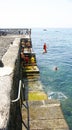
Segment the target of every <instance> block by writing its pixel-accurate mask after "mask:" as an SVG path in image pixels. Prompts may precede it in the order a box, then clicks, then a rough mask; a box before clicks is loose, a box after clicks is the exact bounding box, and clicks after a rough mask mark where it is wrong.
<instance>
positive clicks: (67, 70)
mask: <svg viewBox="0 0 72 130" xmlns="http://www.w3.org/2000/svg"><path fill="white" fill-rule="evenodd" d="M31 37H32V45H33V50H34V52H35V53H36V59H37V65H38V67H39V69H40V77H41V82H42V84H43V88H44V91H45V92H46V93H47V95H48V98H52V99H58V100H60V101H61V104H62V109H63V112H64V115H65V118H66V120H67V122H68V124H69V127H70V130H72V29H50V28H49V29H48V28H47V30H46V31H45V30H43V29H32V35H31ZM44 42H46V44H47V53H45V54H43V44H44ZM55 66H57V67H58V70H57V71H55V70H54V67H55Z"/></svg>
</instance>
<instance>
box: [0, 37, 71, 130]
mask: <svg viewBox="0 0 72 130" xmlns="http://www.w3.org/2000/svg"><path fill="white" fill-rule="evenodd" d="M10 37H11V36H10ZM12 37H14V41H13V44H10V46H9V48H8V50H7V52H6V53H5V55H4V56H3V58H2V61H3V63H4V67H3V68H0V129H1V130H4V129H5V130H7V129H8V130H69V128H68V125H67V123H66V121H65V119H64V116H63V113H62V111H61V106H60V102H59V101H56V100H49V99H48V98H47V96H46V94H45V93H44V92H43V90H42V88H38V89H37V87H36V88H34V87H33V88H32V87H31V85H30V84H29V85H30V88H29V92H30V93H29V95H28V96H29V97H30V100H27V101H24V102H23V103H24V105H22V107H21V108H20V104H19V103H20V101H19V102H17V103H12V100H13V99H15V98H17V94H18V87H19V80H20V68H19V67H20V66H19V64H20V59H19V47H20V46H19V45H20V39H21V37H24V36H23V35H21V36H20V35H12ZM30 83H31V82H30ZM38 87H39V86H38ZM34 92H35V94H36V92H37V97H38V98H39V99H40V100H38V98H36V100H33V99H34V97H33V98H32V97H31V93H33V94H34ZM39 92H40V95H39ZM42 94H43V97H42V98H40V96H41V95H42ZM26 102H27V103H26ZM26 105H28V106H26ZM12 107H13V109H12ZM26 108H27V109H28V110H27V109H26ZM17 110H19V112H20V110H21V114H22V119H20V118H21V116H19V115H18V113H17ZM21 121H22V122H21ZM19 122H20V124H22V127H21V126H20V125H19ZM28 123H29V124H28ZM27 125H29V126H28V128H27V127H26V126H27ZM17 126H18V127H17Z"/></svg>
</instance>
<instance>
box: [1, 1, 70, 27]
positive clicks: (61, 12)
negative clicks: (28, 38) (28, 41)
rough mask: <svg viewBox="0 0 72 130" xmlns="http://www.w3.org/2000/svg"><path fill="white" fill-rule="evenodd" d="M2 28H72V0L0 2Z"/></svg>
mask: <svg viewBox="0 0 72 130" xmlns="http://www.w3.org/2000/svg"><path fill="white" fill-rule="evenodd" d="M1 27H2V28H3V27H4V28H7V27H23V28H25V27H30V28H32V27H43V28H46V27H72V0H0V28H1Z"/></svg>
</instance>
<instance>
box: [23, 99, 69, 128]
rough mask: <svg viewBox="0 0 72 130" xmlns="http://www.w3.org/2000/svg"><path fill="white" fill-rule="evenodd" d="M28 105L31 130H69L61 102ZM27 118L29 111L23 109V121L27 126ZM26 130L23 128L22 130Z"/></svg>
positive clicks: (47, 101)
mask: <svg viewBox="0 0 72 130" xmlns="http://www.w3.org/2000/svg"><path fill="white" fill-rule="evenodd" d="M28 105H29V127H30V130H69V129H68V126H67V123H66V121H65V119H64V116H63V114H62V111H61V108H60V102H59V101H56V100H52V101H51V100H46V101H44V100H42V101H30V102H28ZM27 117H28V116H27V109H26V108H25V107H22V119H23V122H24V123H25V124H26V125H27V120H28V118H27ZM25 129H26V128H25V127H24V126H22V130H25Z"/></svg>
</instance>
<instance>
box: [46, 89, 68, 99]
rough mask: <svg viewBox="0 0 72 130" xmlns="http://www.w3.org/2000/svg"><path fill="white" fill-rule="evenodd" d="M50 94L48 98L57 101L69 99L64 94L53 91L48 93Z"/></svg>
mask: <svg viewBox="0 0 72 130" xmlns="http://www.w3.org/2000/svg"><path fill="white" fill-rule="evenodd" d="M47 94H48V98H49V99H57V100H65V99H67V98H68V97H67V96H66V95H65V94H63V93H62V92H53V91H49V92H47Z"/></svg>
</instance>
